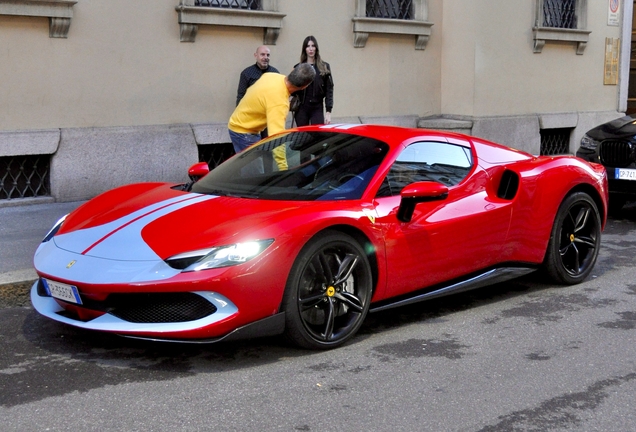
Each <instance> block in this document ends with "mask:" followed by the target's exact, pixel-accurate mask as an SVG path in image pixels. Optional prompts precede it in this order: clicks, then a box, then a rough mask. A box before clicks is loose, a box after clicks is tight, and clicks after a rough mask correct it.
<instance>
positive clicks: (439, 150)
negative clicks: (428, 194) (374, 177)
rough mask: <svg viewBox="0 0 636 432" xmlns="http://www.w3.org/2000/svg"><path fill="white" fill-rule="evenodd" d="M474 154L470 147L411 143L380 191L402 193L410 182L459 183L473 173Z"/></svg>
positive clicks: (399, 157)
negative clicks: (471, 171)
mask: <svg viewBox="0 0 636 432" xmlns="http://www.w3.org/2000/svg"><path fill="white" fill-rule="evenodd" d="M471 167H472V156H471V153H470V149H469V148H467V147H463V146H459V145H453V144H448V143H439V142H418V143H413V144H411V145H409V146H408V147H407V148H406V149H404V151H402V153H400V155H399V156H398V157H397V159H396V160H395V162H394V163H393V165H392V166H391V170H390V171H389V173H388V174H387V176H386V178H385V179H384V183H383V185H382V187H381V188H380V190H379V191H378V196H393V195H399V194H400V191H401V190H402V189H403V188H404V187H405V186H406V185H408V184H410V183H415V182H420V181H436V182H439V183H442V184H444V185H446V186H455V185H456V184H459V183H460V182H461V181H462V180H463V179H464V178H465V177H466V176H467V175H468V173H469V172H470V169H471Z"/></svg>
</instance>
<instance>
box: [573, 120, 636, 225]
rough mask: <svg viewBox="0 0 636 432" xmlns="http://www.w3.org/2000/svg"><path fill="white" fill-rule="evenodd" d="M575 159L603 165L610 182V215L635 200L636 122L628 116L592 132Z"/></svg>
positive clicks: (584, 137) (582, 143)
mask: <svg viewBox="0 0 636 432" xmlns="http://www.w3.org/2000/svg"><path fill="white" fill-rule="evenodd" d="M576 155H577V156H578V157H580V158H582V159H585V160H586V161H590V162H597V163H600V164H603V165H604V166H605V169H606V170H607V179H608V182H609V192H610V200H609V211H610V212H611V213H616V212H618V211H619V210H620V209H621V208H622V207H623V205H625V203H626V202H627V201H634V200H636V118H635V117H630V116H625V117H621V118H619V119H616V120H612V121H611V122H608V123H604V124H602V125H600V126H597V127H595V128H594V129H591V130H589V131H588V132H587V133H586V134H585V135H583V138H582V139H581V147H579V149H578V150H577V152H576Z"/></svg>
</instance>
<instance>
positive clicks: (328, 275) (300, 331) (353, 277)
mask: <svg viewBox="0 0 636 432" xmlns="http://www.w3.org/2000/svg"><path fill="white" fill-rule="evenodd" d="M372 293H373V278H372V275H371V266H370V264H369V260H368V258H367V256H366V254H365V252H364V249H363V248H362V247H361V246H360V245H359V244H358V243H357V242H356V241H355V240H354V239H353V238H352V237H350V236H348V235H346V234H343V233H341V232H338V231H326V232H323V233H321V234H319V235H317V236H316V237H314V238H313V239H311V240H310V241H309V242H308V243H307V245H305V247H304V248H303V250H302V251H301V252H300V254H299V255H298V258H297V259H296V262H295V263H294V266H293V268H292V271H291V273H290V275H289V278H288V281H287V286H286V288H285V295H284V297H283V309H284V311H285V320H286V323H285V333H286V336H287V338H288V339H290V340H291V341H292V342H293V343H294V344H296V345H298V346H300V347H303V348H310V349H329V348H335V347H337V346H339V345H342V344H343V343H345V342H346V341H347V340H349V339H350V338H351V337H353V335H354V334H355V333H356V332H357V331H358V329H359V328H360V326H361V325H362V322H363V321H364V318H365V316H366V315H367V312H368V311H369V306H370V303H371V295H372Z"/></svg>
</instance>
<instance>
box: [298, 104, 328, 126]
mask: <svg viewBox="0 0 636 432" xmlns="http://www.w3.org/2000/svg"><path fill="white" fill-rule="evenodd" d="M294 119H295V120H296V126H307V125H310V124H312V125H316V124H324V123H325V114H324V113H323V111H322V104H320V105H301V106H300V108H299V109H298V111H297V112H296V115H295V116H294Z"/></svg>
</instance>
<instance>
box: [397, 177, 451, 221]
mask: <svg viewBox="0 0 636 432" xmlns="http://www.w3.org/2000/svg"><path fill="white" fill-rule="evenodd" d="M400 196H401V197H402V200H401V201H400V207H399V208H398V212H397V218H398V220H399V221H402V222H410V221H411V218H412V217H413V212H414V211H415V205H416V204H418V203H422V202H429V201H439V200H443V199H446V197H447V196H448V187H447V186H444V185H443V184H441V183H437V182H433V181H425V182H417V183H411V184H410V185H407V186H405V187H404V189H402V192H400Z"/></svg>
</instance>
